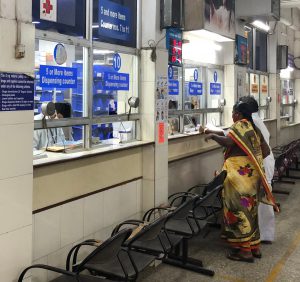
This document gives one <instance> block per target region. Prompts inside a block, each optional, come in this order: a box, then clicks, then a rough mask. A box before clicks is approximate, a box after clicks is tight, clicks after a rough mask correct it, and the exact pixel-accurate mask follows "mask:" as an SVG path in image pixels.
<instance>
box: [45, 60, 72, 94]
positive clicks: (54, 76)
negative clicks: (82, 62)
mask: <svg viewBox="0 0 300 282" xmlns="http://www.w3.org/2000/svg"><path fill="white" fill-rule="evenodd" d="M40 86H41V87H48V88H63V89H64V88H77V68H67V67H56V66H47V65H41V66H40Z"/></svg>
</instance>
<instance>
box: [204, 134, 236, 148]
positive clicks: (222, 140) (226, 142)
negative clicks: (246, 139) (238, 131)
mask: <svg viewBox="0 0 300 282" xmlns="http://www.w3.org/2000/svg"><path fill="white" fill-rule="evenodd" d="M210 139H212V140H214V141H216V142H217V143H218V144H220V145H221V146H224V147H226V148H229V147H231V146H233V145H234V141H233V140H232V139H231V138H230V137H228V136H219V135H217V134H209V135H207V136H206V137H205V141H206V142H207V141H208V140H210Z"/></svg>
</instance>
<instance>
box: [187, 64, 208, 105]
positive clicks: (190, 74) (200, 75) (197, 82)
mask: <svg viewBox="0 0 300 282" xmlns="http://www.w3.org/2000/svg"><path fill="white" fill-rule="evenodd" d="M204 76H205V74H204V69H203V68H202V67H185V68H184V109H185V110H198V109H203V108H205V92H204V87H205V85H204V83H203V82H204Z"/></svg>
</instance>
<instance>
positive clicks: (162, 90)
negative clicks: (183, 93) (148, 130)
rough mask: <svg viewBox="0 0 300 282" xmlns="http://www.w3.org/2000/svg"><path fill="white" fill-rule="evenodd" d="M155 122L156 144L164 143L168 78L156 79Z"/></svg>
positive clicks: (167, 104)
mask: <svg viewBox="0 0 300 282" xmlns="http://www.w3.org/2000/svg"><path fill="white" fill-rule="evenodd" d="M155 106H156V107H155V112H156V114H155V120H156V128H157V141H158V144H163V143H165V133H166V132H165V124H167V122H168V111H169V101H168V78H167V77H165V76H158V77H157V79H156V105H155Z"/></svg>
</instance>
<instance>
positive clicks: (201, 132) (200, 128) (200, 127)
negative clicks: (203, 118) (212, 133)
mask: <svg viewBox="0 0 300 282" xmlns="http://www.w3.org/2000/svg"><path fill="white" fill-rule="evenodd" d="M204 129H205V128H204V127H203V126H202V125H200V126H199V133H200V134H203V133H204Z"/></svg>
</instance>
